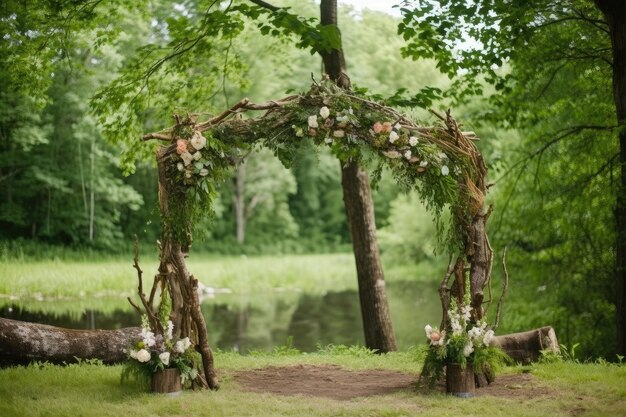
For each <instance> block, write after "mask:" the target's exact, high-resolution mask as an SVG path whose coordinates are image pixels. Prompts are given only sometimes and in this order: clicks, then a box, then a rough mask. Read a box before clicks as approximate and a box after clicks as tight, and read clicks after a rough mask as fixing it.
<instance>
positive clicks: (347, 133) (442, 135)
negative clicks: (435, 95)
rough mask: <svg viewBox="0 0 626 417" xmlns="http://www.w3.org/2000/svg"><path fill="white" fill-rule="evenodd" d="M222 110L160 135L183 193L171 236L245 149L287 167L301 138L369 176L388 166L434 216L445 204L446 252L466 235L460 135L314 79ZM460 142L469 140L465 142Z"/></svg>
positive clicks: (467, 161)
mask: <svg viewBox="0 0 626 417" xmlns="http://www.w3.org/2000/svg"><path fill="white" fill-rule="evenodd" d="M260 109H262V110H267V112H266V114H265V115H263V116H261V117H260V118H257V119H241V118H232V117H230V116H232V115H233V114H236V113H238V112H241V111H246V110H260ZM224 114H226V116H223V117H222V116H217V117H216V119H217V120H216V121H212V120H209V121H206V122H202V123H196V122H195V120H194V121H191V120H190V119H186V120H185V121H184V122H183V123H179V124H178V125H177V126H175V127H174V128H172V129H170V133H171V134H170V135H169V136H165V137H167V138H168V140H169V141H170V146H171V148H172V150H173V151H174V150H175V152H173V154H174V155H173V157H172V158H170V161H171V165H172V168H170V172H171V173H172V176H173V177H174V181H175V183H176V184H178V186H179V190H180V192H181V193H182V194H184V195H185V196H186V197H185V203H184V204H181V207H180V209H178V210H174V211H175V213H173V215H172V218H171V219H169V221H168V223H169V224H170V225H171V226H172V227H177V228H179V229H180V230H179V231H178V232H177V237H178V238H179V240H181V241H182V243H185V241H186V240H188V239H189V238H188V236H190V234H191V229H192V228H193V225H195V224H197V223H198V216H195V215H193V213H192V212H193V211H194V210H195V211H197V212H199V213H200V212H201V213H205V212H206V211H208V212H211V210H210V208H211V202H212V200H213V198H214V197H215V195H216V191H215V182H216V181H220V180H221V179H224V178H227V177H228V175H229V173H230V172H231V170H232V166H233V165H235V164H236V163H238V161H240V160H241V158H242V157H243V156H244V155H245V154H246V153H247V151H248V150H250V149H252V147H253V146H255V145H256V144H258V143H261V144H263V145H264V146H266V147H268V148H270V149H271V150H273V151H274V153H275V154H276V155H277V156H278V157H279V159H281V161H282V162H283V163H284V164H285V165H286V166H289V165H290V164H291V163H292V162H293V158H294V157H295V155H297V150H298V148H299V147H300V146H301V141H302V140H303V139H305V138H309V139H311V140H312V141H313V142H314V143H315V144H316V145H326V146H328V147H330V149H331V151H332V153H333V154H335V155H336V156H337V157H338V158H339V159H340V160H344V161H346V160H355V161H357V162H359V163H361V164H362V165H366V166H369V165H371V164H374V167H373V171H374V173H375V174H376V175H379V174H378V173H380V172H382V167H383V166H387V167H389V169H390V170H391V171H392V173H393V174H394V176H395V177H396V179H397V181H398V183H399V184H400V185H401V186H405V187H406V188H407V189H408V188H416V189H417V190H418V191H419V194H420V196H421V198H422V199H423V200H424V202H425V203H426V206H427V207H428V208H430V209H432V211H433V213H434V214H435V217H436V220H438V218H439V217H438V216H439V215H440V214H441V212H442V210H443V209H444V207H446V206H447V205H449V206H450V208H451V212H452V214H453V216H452V224H451V225H450V226H449V227H448V232H447V233H445V232H444V230H443V226H441V227H440V229H439V232H440V233H439V234H438V236H440V237H441V239H442V240H444V241H446V243H447V246H448V247H449V248H450V249H451V250H458V249H459V248H462V247H463V245H464V243H465V240H466V239H465V237H466V236H464V235H463V225H466V224H467V222H468V215H467V213H465V211H464V210H463V209H462V206H463V205H467V201H465V199H466V197H463V198H462V193H464V192H465V191H462V190H471V189H472V188H471V186H469V187H460V186H459V184H462V183H464V182H467V181H470V182H471V181H472V180H471V178H472V177H473V176H474V173H475V171H476V170H475V167H474V164H473V162H472V160H471V158H470V156H471V152H468V151H467V150H466V149H465V148H464V146H465V145H464V144H463V143H460V142H459V140H458V136H459V135H460V134H461V133H460V132H454V131H451V128H450V126H445V125H435V126H432V127H427V128H424V127H420V126H418V125H417V124H415V123H414V122H412V121H411V120H409V119H408V118H406V117H405V116H403V115H401V114H400V113H398V112H396V111H395V110H393V109H391V108H389V107H386V106H384V105H383V104H381V103H377V102H374V101H371V100H369V99H367V98H365V97H362V96H358V95H356V93H352V92H346V91H345V90H342V89H340V88H338V87H337V86H336V85H334V84H333V83H332V82H330V81H324V82H322V83H321V84H319V85H318V84H316V85H314V86H313V87H312V88H311V90H310V91H308V92H306V93H303V94H301V95H297V96H291V97H288V98H286V99H283V100H279V101H272V102H268V103H265V104H262V105H251V104H249V103H248V102H247V101H243V100H242V102H241V103H240V104H239V105H238V107H234V108H232V109H229V110H228V111H226V112H224ZM439 117H440V118H442V116H439ZM442 120H444V119H443V118H442ZM152 135H155V136H152V137H157V138H163V137H164V136H163V135H161V134H152ZM147 136H149V137H150V135H147ZM464 140H465V142H467V143H469V139H467V138H465V139H464ZM472 146H473V145H472ZM372 151H374V152H372ZM481 198H482V196H479V201H480V204H482V199H481ZM180 200H181V199H180V196H177V197H175V198H174V197H173V199H172V202H171V203H172V204H171V206H173V207H175V206H176V205H177V204H180V203H179V201H180ZM474 205H476V204H474ZM199 206H203V207H201V208H198V207H199Z"/></svg>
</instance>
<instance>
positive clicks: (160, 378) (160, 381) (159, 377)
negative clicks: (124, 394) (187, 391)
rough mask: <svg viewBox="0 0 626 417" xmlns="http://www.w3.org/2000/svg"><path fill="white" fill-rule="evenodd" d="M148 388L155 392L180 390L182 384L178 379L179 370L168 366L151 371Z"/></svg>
mask: <svg viewBox="0 0 626 417" xmlns="http://www.w3.org/2000/svg"><path fill="white" fill-rule="evenodd" d="M150 388H152V392H154V393H157V394H167V393H175V392H180V391H182V389H183V385H182V383H181V380H180V371H179V370H178V369H177V368H168V369H164V370H163V371H157V372H155V373H153V374H152V380H151V381H150Z"/></svg>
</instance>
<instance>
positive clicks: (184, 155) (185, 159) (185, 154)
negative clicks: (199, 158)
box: [180, 152, 193, 166]
mask: <svg viewBox="0 0 626 417" xmlns="http://www.w3.org/2000/svg"><path fill="white" fill-rule="evenodd" d="M180 158H181V159H182V160H183V162H184V163H185V166H187V165H189V164H190V163H191V161H193V155H192V154H190V153H189V152H183V153H181V154H180Z"/></svg>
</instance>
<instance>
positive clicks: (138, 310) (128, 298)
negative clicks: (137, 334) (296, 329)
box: [126, 297, 143, 315]
mask: <svg viewBox="0 0 626 417" xmlns="http://www.w3.org/2000/svg"><path fill="white" fill-rule="evenodd" d="M126 299H127V300H128V302H129V303H130V305H131V306H133V308H134V309H135V310H137V313H139V314H140V315H141V314H143V311H141V309H140V308H139V306H138V305H137V304H135V303H133V300H131V299H130V297H126Z"/></svg>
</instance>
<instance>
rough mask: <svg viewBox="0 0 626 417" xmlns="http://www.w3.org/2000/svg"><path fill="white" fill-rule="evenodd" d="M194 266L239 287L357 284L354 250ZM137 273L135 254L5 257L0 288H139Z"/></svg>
mask: <svg viewBox="0 0 626 417" xmlns="http://www.w3.org/2000/svg"><path fill="white" fill-rule="evenodd" d="M140 265H141V267H142V269H143V270H144V271H145V273H144V279H146V281H147V282H151V275H152V274H153V273H154V272H156V270H157V267H158V263H157V260H156V258H147V259H140ZM188 266H189V269H190V271H191V272H192V273H193V274H194V275H195V276H196V277H197V278H198V279H199V280H200V281H201V282H202V283H204V284H205V285H209V286H212V287H218V288H230V289H231V290H233V291H235V292H257V291H264V290H270V289H276V288H282V289H285V290H297V291H305V292H308V293H324V292H326V291H328V289H336V290H343V289H348V288H356V279H355V267H354V260H353V257H352V255H350V254H325V255H290V256H263V257H221V258H212V257H193V256H192V257H191V258H190V259H189V261H188ZM136 286H137V275H136V273H135V270H134V269H133V267H132V259H131V258H130V257H129V258H128V259H123V258H119V259H115V260H105V261H101V262H99V261H61V260H49V261H41V262H33V261H26V262H23V261H15V260H13V261H11V260H9V261H5V262H2V264H0V294H6V295H13V296H15V297H20V298H21V297H32V298H40V299H42V298H43V299H45V298H63V297H86V298H91V297H103V296H112V295H114V296H127V295H131V294H134V292H135V291H136Z"/></svg>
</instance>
